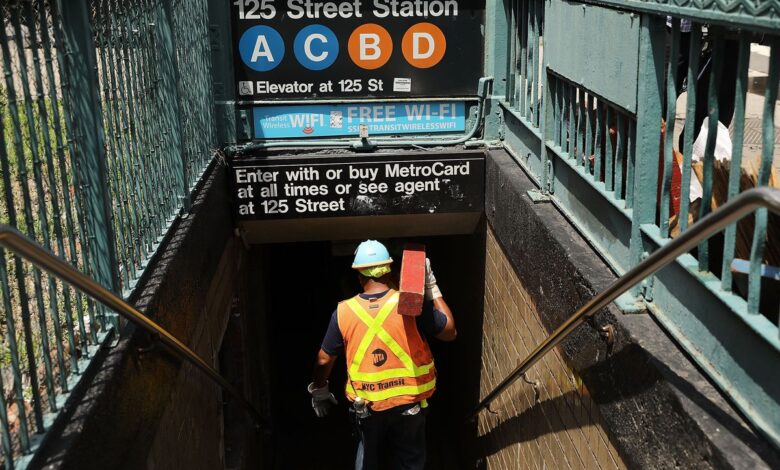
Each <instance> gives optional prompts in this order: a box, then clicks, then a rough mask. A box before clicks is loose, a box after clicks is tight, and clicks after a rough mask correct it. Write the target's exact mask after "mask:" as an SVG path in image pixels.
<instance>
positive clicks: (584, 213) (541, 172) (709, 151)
mask: <svg viewBox="0 0 780 470" xmlns="http://www.w3.org/2000/svg"><path fill="white" fill-rule="evenodd" d="M668 15H673V16H668ZM487 17H488V24H487V25H486V38H488V39H487V44H486V50H487V51H488V54H489V57H488V59H489V60H487V61H486V64H487V65H486V67H487V69H488V70H486V73H490V74H492V75H494V77H495V84H496V85H495V86H494V90H493V94H494V95H493V100H492V102H491V106H490V109H489V110H488V113H493V114H495V113H498V114H499V116H500V118H499V119H498V120H497V122H498V123H499V125H498V126H493V127H491V128H488V134H489V135H488V138H492V139H496V140H500V141H502V142H503V144H504V146H505V147H506V148H507V150H509V151H510V153H512V154H513V156H514V157H515V159H516V160H517V162H518V163H519V164H520V165H521V166H522V167H523V168H524V169H525V170H526V172H527V173H528V174H529V176H530V177H531V178H532V179H534V181H535V182H536V183H537V185H538V187H539V189H538V190H537V191H533V192H532V194H530V196H531V197H532V198H533V199H534V200H535V201H549V202H551V203H553V204H555V205H556V206H557V207H558V208H559V209H560V210H561V212H563V213H564V214H565V215H566V216H567V217H568V218H569V219H570V220H571V221H572V222H573V224H574V225H575V226H576V227H578V229H579V230H580V232H581V233H582V234H583V236H584V237H585V238H586V239H588V240H589V241H590V243H591V244H592V245H593V246H594V247H595V248H596V249H597V250H598V251H599V252H600V253H601V254H602V256H603V257H604V259H605V260H606V261H607V262H608V264H609V265H610V266H611V267H612V268H613V270H614V271H615V273H616V274H618V275H620V274H624V273H626V272H628V271H630V270H631V269H633V268H634V267H636V266H637V265H638V264H639V263H640V262H641V261H642V260H643V259H644V258H645V257H646V256H647V253H650V252H654V251H656V250H657V249H658V248H659V247H662V246H665V245H666V244H668V243H669V242H670V241H671V240H672V239H673V238H674V237H677V236H679V234H682V233H685V232H686V230H687V229H688V226H689V225H690V222H689V218H690V220H691V221H694V220H697V219H700V218H702V217H704V216H705V215H706V214H708V213H709V212H710V211H711V210H712V208H713V206H716V205H722V204H723V203H725V202H726V201H727V200H731V199H733V198H734V197H735V196H736V195H737V194H738V193H740V192H741V191H744V190H746V189H747V188H749V187H752V186H753V185H752V184H746V183H745V181H744V180H745V179H746V178H744V177H742V180H743V181H742V183H741V184H740V179H741V174H740V172H739V171H729V170H728V165H725V166H724V164H723V163H718V162H716V154H720V152H721V147H723V142H724V141H722V140H721V141H719V140H718V139H716V136H717V135H718V121H721V122H722V123H724V124H725V125H726V127H729V128H730V132H729V135H730V140H731V142H732V144H731V149H730V150H731V152H730V153H731V158H730V160H731V163H730V165H731V168H739V167H740V166H742V167H746V166H747V163H748V162H747V161H746V160H747V158H748V157H750V158H751V159H752V161H753V162H754V167H755V175H756V176H755V179H756V184H757V185H758V186H767V185H768V184H769V183H770V174H771V171H772V168H773V162H775V158H777V162H780V144H778V142H779V140H778V139H777V137H776V133H777V130H776V128H777V127H780V126H779V125H778V124H776V120H775V116H774V111H775V109H776V106H777V92H778V86H779V83H778V81H779V79H780V37H779V36H777V35H778V34H779V33H778V31H780V10H779V9H778V5H777V4H776V2H748V1H736V2H719V1H715V2H694V1H683V2H674V5H671V4H669V3H668V2H660V1H655V0H623V1H620V0H614V1H612V0H592V1H586V2H569V1H565V0H531V1H524V0H503V1H498V2H495V3H491V2H488V15H487ZM751 44H752V46H753V47H752V49H753V50H751ZM759 46H763V48H767V47H768V49H769V50H770V51H771V55H770V56H768V57H767V56H760V54H759V52H760V51H759V50H760V49H762V47H759ZM751 55H752V56H753V60H754V61H755V60H756V59H762V57H763V59H762V60H763V61H764V63H768V67H767V70H765V73H764V74H763V75H762V76H759V77H758V79H757V80H763V81H764V83H765V86H764V87H763V90H751V92H750V93H749V92H748V86H749V82H748V76H749V73H748V72H749V70H748V68H749V66H750V65H749V64H750V61H751ZM756 55H759V57H756ZM759 62H761V60H759ZM709 77H715V78H714V79H711V80H710V79H709ZM683 93H685V96H683ZM706 117H709V118H710V119H709V125H708V127H707V128H706V129H705V131H707V138H706V139H704V138H702V139H701V140H702V142H700V144H697V145H696V148H701V150H700V151H698V150H697V154H700V155H701V160H700V161H699V162H698V163H696V165H695V166H696V167H698V168H699V171H698V173H700V175H701V183H700V188H699V187H698V186H697V185H696V182H698V181H699V177H697V176H696V175H695V173H694V170H693V168H694V165H693V163H694V162H693V161H692V157H693V154H694V148H695V147H694V142H695V140H696V139H695V137H696V135H698V134H699V129H700V128H701V126H702V123H703V121H704V119H705V118H706ZM681 121H682V122H681ZM662 122H663V123H664V124H663V125H664V126H665V128H666V129H667V130H668V132H665V134H662V130H661V129H662ZM749 133H751V135H752V136H753V139H754V141H753V142H748V141H747V140H746V136H747V135H748V134H749ZM759 133H760V141H759V139H756V134H759ZM716 150H717V151H716ZM675 155H676V156H675ZM776 156H777V157H776ZM724 168H725V169H724ZM718 175H720V176H718ZM724 175H725V176H724ZM716 177H720V178H721V179H722V181H720V182H716ZM726 180H727V181H726ZM692 182H693V184H692ZM778 183H780V181H778ZM693 191H698V192H699V193H700V196H699V197H698V199H697V198H696V197H691V194H692V192H693ZM692 199H693V201H692ZM773 217H774V216H773ZM778 226H780V224H777V223H776V222H775V223H774V224H770V223H769V216H768V214H767V212H766V210H759V211H758V212H757V214H756V215H755V217H749V218H748V220H747V221H743V222H740V223H739V224H732V225H730V226H729V227H728V228H727V229H726V230H725V234H724V235H723V236H722V238H717V237H716V238H715V239H713V240H710V241H708V242H703V243H702V244H701V245H699V246H698V248H697V249H696V250H693V251H691V252H690V253H689V254H686V255H683V256H681V257H680V258H678V259H677V260H676V262H675V263H673V264H671V265H670V266H668V267H667V268H665V269H664V270H662V271H660V272H658V273H657V274H655V275H653V276H651V277H649V278H648V279H646V280H645V281H644V282H642V283H641V284H640V285H639V286H637V287H636V288H634V289H633V291H632V293H631V295H629V296H623V297H622V298H621V299H620V301H619V305H621V306H622V307H624V309H626V310H627V311H637V310H641V309H645V308H646V309H648V310H649V311H651V312H652V313H653V314H654V315H655V316H656V318H657V319H658V320H659V322H660V323H661V324H662V325H663V326H664V327H665V328H666V329H667V330H668V331H669V332H670V333H671V335H672V336H673V337H674V338H675V339H676V340H677V341H678V343H679V344H680V345H681V346H683V347H684V348H685V349H686V350H687V351H688V352H689V353H690V354H691V356H692V357H693V358H694V359H695V360H696V361H697V362H698V364H699V365H700V366H701V367H702V368H703V369H704V370H705V371H706V372H707V373H708V374H709V376H710V377H711V378H712V380H713V381H714V382H715V383H716V384H717V385H719V386H720V387H721V389H722V390H723V391H724V392H725V393H726V394H727V396H729V397H730V399H731V400H732V401H733V403H734V404H735V405H736V406H737V407H738V408H739V409H740V410H741V411H742V412H743V413H744V414H745V416H746V417H747V418H748V419H749V420H750V421H751V422H752V423H753V424H754V425H755V426H756V427H757V428H758V430H759V431H760V432H762V433H763V434H764V435H765V436H767V438H768V439H769V440H770V441H771V442H773V443H774V444H775V445H776V446H778V447H780V381H778V380H777V372H776V371H777V365H778V364H779V363H780V332H779V329H778V321H779V319H778V316H779V312H778V304H779V303H780V302H779V301H778V297H777V292H778V291H779V290H780V289H778V286H777V284H776V282H778V281H777V280H773V279H770V278H769V277H772V276H771V273H773V272H775V271H776V270H773V269H772V268H767V266H766V265H767V264H774V263H777V260H776V258H775V256H777V255H776V253H777V252H778V251H780V239H779V238H780V234H778V233H775V230H776V227H778ZM768 229H769V230H768ZM742 259H747V260H748V261H749V262H748V263H745V262H744V261H742ZM745 264H747V265H748V266H749V269H748V270H747V272H744V271H745V270H744V268H742V267H741V266H744V265H745ZM762 273H764V275H763V276H762Z"/></svg>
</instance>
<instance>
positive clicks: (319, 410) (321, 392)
mask: <svg viewBox="0 0 780 470" xmlns="http://www.w3.org/2000/svg"><path fill="white" fill-rule="evenodd" d="M308 390H309V393H310V394H311V407H312V408H314V414H316V415H317V417H318V418H322V417H324V416H327V414H328V411H330V407H331V406H333V405H335V404H337V403H338V402H337V401H336V397H334V396H333V394H332V393H330V389H328V382H325V386H324V387H320V388H316V387H315V386H314V382H312V383H310V384H309V387H308Z"/></svg>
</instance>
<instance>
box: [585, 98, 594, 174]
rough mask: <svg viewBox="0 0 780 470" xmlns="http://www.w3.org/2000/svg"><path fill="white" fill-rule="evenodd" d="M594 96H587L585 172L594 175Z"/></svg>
mask: <svg viewBox="0 0 780 470" xmlns="http://www.w3.org/2000/svg"><path fill="white" fill-rule="evenodd" d="M593 101H594V98H593V95H591V94H586V95H585V172H586V173H588V174H591V175H592V174H593V167H592V165H591V164H590V156H591V155H593V124H592V121H593Z"/></svg>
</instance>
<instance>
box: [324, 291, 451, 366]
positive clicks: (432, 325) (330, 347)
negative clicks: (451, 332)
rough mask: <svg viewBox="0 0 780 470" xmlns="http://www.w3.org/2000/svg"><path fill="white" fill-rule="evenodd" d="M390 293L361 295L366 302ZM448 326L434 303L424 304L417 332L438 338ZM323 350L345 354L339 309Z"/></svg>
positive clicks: (333, 354) (329, 352)
mask: <svg viewBox="0 0 780 470" xmlns="http://www.w3.org/2000/svg"><path fill="white" fill-rule="evenodd" d="M387 292H388V291H384V292H380V293H378V294H360V297H361V298H362V299H365V300H369V299H379V298H382V297H383V296H384V295H385V294H387ZM445 326H447V315H445V314H444V313H442V312H440V311H438V310H436V309H435V308H433V301H430V300H426V301H425V302H423V309H422V313H421V314H420V315H419V316H418V317H417V330H418V331H419V332H420V334H421V335H422V336H423V337H426V336H436V335H438V334H439V333H441V331H442V330H443V329H444V327H445ZM322 350H323V351H325V352H326V353H328V354H330V355H331V356H338V355H340V354H341V353H343V352H344V337H343V336H341V330H339V322H338V309H336V310H334V311H333V315H331V317H330V323H329V324H328V331H326V332H325V338H323V340H322Z"/></svg>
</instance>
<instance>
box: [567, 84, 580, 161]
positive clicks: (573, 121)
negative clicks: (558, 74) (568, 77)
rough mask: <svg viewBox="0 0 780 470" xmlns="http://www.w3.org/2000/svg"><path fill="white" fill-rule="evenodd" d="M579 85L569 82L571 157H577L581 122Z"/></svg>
mask: <svg viewBox="0 0 780 470" xmlns="http://www.w3.org/2000/svg"><path fill="white" fill-rule="evenodd" d="M577 110H578V103H577V87H575V86H574V85H572V84H571V83H570V84H569V141H570V144H569V158H574V159H575V161H576V158H577V146H578V145H579V143H578V142H577V136H578V135H579V124H578V120H577V114H578V113H577Z"/></svg>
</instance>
